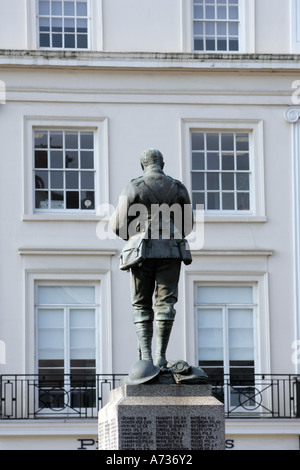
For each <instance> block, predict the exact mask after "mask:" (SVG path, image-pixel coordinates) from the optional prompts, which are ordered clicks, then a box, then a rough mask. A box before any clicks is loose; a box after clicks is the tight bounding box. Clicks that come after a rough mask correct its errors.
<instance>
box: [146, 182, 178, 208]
mask: <svg viewBox="0 0 300 470" xmlns="http://www.w3.org/2000/svg"><path fill="white" fill-rule="evenodd" d="M143 183H144V185H145V186H147V188H148V189H149V192H148V194H147V197H148V199H149V200H150V202H151V203H152V204H159V205H161V204H170V203H171V201H172V200H173V198H174V196H175V193H176V192H177V187H176V180H173V181H172V183H171V186H170V188H169V190H168V192H167V194H166V196H165V198H164V200H163V201H162V202H160V201H159V200H158V198H157V196H156V195H155V193H154V192H153V191H152V189H151V188H150V186H148V184H147V183H146V182H145V181H143Z"/></svg>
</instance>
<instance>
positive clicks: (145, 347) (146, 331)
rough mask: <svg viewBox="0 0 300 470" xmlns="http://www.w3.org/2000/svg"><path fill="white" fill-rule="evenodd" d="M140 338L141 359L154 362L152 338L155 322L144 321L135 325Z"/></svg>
mask: <svg viewBox="0 0 300 470" xmlns="http://www.w3.org/2000/svg"><path fill="white" fill-rule="evenodd" d="M135 327H136V334H137V338H138V349H139V359H141V360H144V361H150V362H153V359H152V337H153V322H152V321H144V322H139V323H136V324H135Z"/></svg>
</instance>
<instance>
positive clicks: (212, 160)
mask: <svg viewBox="0 0 300 470" xmlns="http://www.w3.org/2000/svg"><path fill="white" fill-rule="evenodd" d="M219 168H220V164H219V154H218V153H208V154H207V169H208V170H219Z"/></svg>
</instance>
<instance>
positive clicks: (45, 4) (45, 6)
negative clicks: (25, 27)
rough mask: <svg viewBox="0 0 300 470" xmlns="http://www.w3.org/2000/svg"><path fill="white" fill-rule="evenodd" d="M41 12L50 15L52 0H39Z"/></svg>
mask: <svg viewBox="0 0 300 470" xmlns="http://www.w3.org/2000/svg"><path fill="white" fill-rule="evenodd" d="M39 14H40V15H50V1H39Z"/></svg>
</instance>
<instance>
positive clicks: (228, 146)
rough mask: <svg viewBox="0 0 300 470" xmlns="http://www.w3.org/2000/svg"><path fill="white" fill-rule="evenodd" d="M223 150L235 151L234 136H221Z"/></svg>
mask: <svg viewBox="0 0 300 470" xmlns="http://www.w3.org/2000/svg"><path fill="white" fill-rule="evenodd" d="M221 146H222V150H231V151H233V150H234V138H233V134H221Z"/></svg>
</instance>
